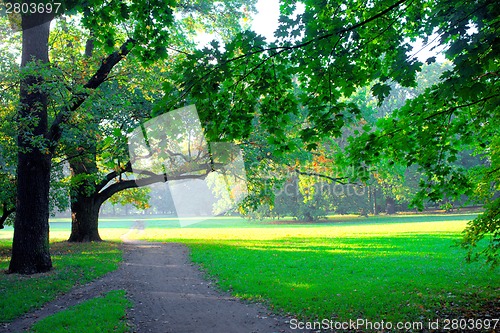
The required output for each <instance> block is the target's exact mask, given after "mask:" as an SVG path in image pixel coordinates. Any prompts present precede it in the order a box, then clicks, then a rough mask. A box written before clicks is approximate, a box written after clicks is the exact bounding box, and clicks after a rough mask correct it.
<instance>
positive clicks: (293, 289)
mask: <svg viewBox="0 0 500 333" xmlns="http://www.w3.org/2000/svg"><path fill="white" fill-rule="evenodd" d="M474 217H475V215H464V214H455V215H451V214H450V215H448V214H447V215H412V216H390V217H387V216H381V217H370V218H368V219H366V218H358V217H353V216H347V217H346V216H340V217H331V218H330V219H329V220H328V221H326V222H323V223H320V224H296V223H293V224H282V225H273V224H272V223H275V221H269V220H268V221H264V222H263V223H255V222H247V221H245V220H243V219H240V218H234V217H231V218H216V219H211V220H208V221H206V222H202V223H199V224H195V225H191V226H190V227H188V228H179V227H178V225H179V222H178V220H177V219H172V218H147V219H146V226H147V228H146V230H144V231H137V230H132V231H131V230H129V228H130V227H131V226H132V225H133V221H134V220H135V219H136V218H130V219H102V220H101V229H100V232H101V236H102V237H103V238H104V239H119V238H120V237H121V236H122V235H124V234H127V235H128V236H129V237H130V238H139V239H145V240H150V241H160V242H164V241H173V242H182V243H185V244H187V245H188V246H189V247H190V248H191V257H192V260H193V261H194V262H196V263H198V264H200V265H201V266H202V267H203V268H204V269H205V271H206V273H207V275H208V276H209V277H211V278H212V279H214V280H216V281H217V283H218V285H219V286H220V288H221V289H223V290H228V291H230V292H231V293H232V294H233V295H236V296H238V297H241V298H243V299H247V300H254V301H262V302H264V303H266V304H267V305H268V306H269V307H271V308H272V309H273V310H274V311H275V312H279V313H285V314H291V315H293V316H296V317H298V318H300V319H308V320H315V319H323V318H328V319H331V318H332V319H333V318H334V319H338V320H341V319H342V320H348V319H356V318H366V319H370V320H372V321H380V320H386V321H387V320H390V321H419V320H428V319H433V318H437V317H441V316H451V317H452V318H453V317H454V318H456V317H457V316H459V315H461V314H464V313H466V312H467V313H470V311H472V312H473V311H480V309H481V307H482V306H483V305H484V304H486V303H488V302H490V303H491V302H493V304H495V302H496V303H498V300H499V298H500V274H499V270H498V269H496V270H490V269H489V267H487V266H483V265H482V264H481V263H472V264H467V263H466V262H465V259H464V258H465V251H464V250H462V249H461V248H459V247H457V246H456V242H457V241H458V240H459V239H460V237H461V232H462V231H463V229H464V228H465V226H466V223H467V221H469V220H471V219H473V218H474ZM68 226H69V224H68V223H67V222H65V221H64V220H63V221H58V222H56V223H52V224H51V235H52V236H55V237H58V238H66V237H67V235H69V227H68ZM8 233H9V231H3V233H2V232H0V238H2V237H4V238H5V237H8V235H9V234H8ZM96 245H99V244H92V245H89V246H96ZM61 246H62V247H63V248H65V246H66V245H65V244H61ZM96 253H101V251H98V252H97V251H96ZM105 253H106V251H104V253H103V254H102V255H101V254H99V255H97V254H96V257H95V258H94V259H93V260H101V259H102V256H105ZM61 259H62V258H61ZM68 260H69V261H71V262H73V261H74V260H73V259H71V258H69V257H68ZM56 262H57V258H56V259H55V263H56ZM60 267H63V266H60ZM56 271H57V270H56ZM50 274H56V273H50ZM7 277H8V276H7ZM21 284H23V283H21ZM31 288H32V287H27V288H26V290H28V291H29V290H30V289H31ZM2 292H3V290H2ZM13 295H18V292H17V291H16V292H13ZM12 297H14V296H12ZM23 297H24V296H23ZM1 301H2V300H0V302H1ZM9 303H10V302H9ZM9 303H5V304H9ZM4 307H5V306H4ZM16 307H17V305H16Z"/></svg>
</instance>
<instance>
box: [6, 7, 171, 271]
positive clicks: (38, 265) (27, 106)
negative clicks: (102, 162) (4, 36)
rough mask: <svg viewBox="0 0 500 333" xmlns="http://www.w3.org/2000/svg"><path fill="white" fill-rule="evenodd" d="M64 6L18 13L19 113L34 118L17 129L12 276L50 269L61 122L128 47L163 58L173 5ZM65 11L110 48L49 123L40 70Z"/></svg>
mask: <svg viewBox="0 0 500 333" xmlns="http://www.w3.org/2000/svg"><path fill="white" fill-rule="evenodd" d="M12 2H13V1H11V3H12ZM64 5H65V6H66V7H64V8H62V7H61V8H59V11H58V12H57V13H56V11H55V10H54V11H52V12H51V13H33V14H30V13H23V14H21V29H22V35H23V45H22V61H21V69H22V72H23V73H22V74H21V80H20V107H19V111H18V118H19V119H20V120H24V119H31V120H33V121H32V124H30V126H29V127H28V129H24V128H22V127H20V130H19V134H18V148H19V152H18V161H17V200H16V202H17V204H16V220H15V223H14V225H15V231H14V240H13V246H12V259H11V262H10V266H9V270H10V271H11V272H15V273H24V274H31V273H36V272H44V271H47V270H49V269H51V267H52V262H51V258H50V253H49V247H48V241H49V238H48V236H49V225H48V215H49V214H48V213H49V185H50V169H51V158H52V155H53V153H54V151H55V149H56V148H57V146H58V142H59V140H60V138H61V134H62V125H63V124H64V123H66V122H67V121H68V119H70V117H71V116H72V114H73V113H74V112H75V110H77V109H78V108H79V107H80V106H81V105H82V104H83V103H84V102H85V101H86V100H87V98H88V97H89V93H90V91H92V90H95V89H97V88H98V87H99V86H100V85H101V84H102V83H103V82H104V81H105V80H106V79H107V78H108V76H109V73H110V72H111V70H112V69H113V67H114V66H116V65H117V64H118V63H119V62H120V61H122V60H123V59H124V58H125V57H126V56H127V55H128V54H129V53H130V52H131V50H132V49H133V48H134V49H135V50H134V52H136V53H137V56H138V57H139V58H140V59H141V60H142V61H145V62H148V61H151V60H152V59H153V58H155V59H157V58H159V57H160V58H161V57H164V56H165V55H166V52H165V48H164V47H165V42H166V41H168V39H169V35H170V31H169V30H168V29H167V27H169V26H170V25H171V24H172V21H173V15H172V13H173V6H174V3H173V2H170V1H153V2H151V1H148V2H143V1H131V2H127V3H125V2H119V1H113V0H111V1H93V2H91V3H90V2H87V1H68V2H65V4H64ZM70 12H71V13H81V14H82V24H83V25H84V26H86V27H88V28H90V27H92V31H93V36H94V39H95V43H96V44H97V45H102V46H103V47H104V48H105V49H106V50H107V51H108V52H109V53H108V55H107V57H105V58H104V59H103V61H102V62H101V64H100V65H99V66H98V67H97V69H96V70H95V72H94V73H93V74H92V75H90V77H89V78H88V79H87V81H86V82H85V83H84V84H77V85H76V86H75V87H71V89H70V98H69V101H68V102H67V103H65V104H63V105H61V106H60V109H59V110H58V111H57V113H56V115H55V116H54V118H53V119H50V120H51V124H50V126H49V114H48V99H49V96H48V94H47V90H46V88H44V83H46V82H47V79H48V78H47V77H44V74H45V75H46V76H49V77H50V73H48V72H50V68H49V66H48V64H49V58H48V40H49V35H50V22H51V21H52V19H53V18H54V17H55V15H61V14H63V13H70ZM153 22H154V24H153ZM120 24H123V25H128V27H129V28H130V30H129V35H128V36H126V39H123V38H118V36H117V26H118V25H120ZM116 41H119V42H121V45H118V46H117V45H116Z"/></svg>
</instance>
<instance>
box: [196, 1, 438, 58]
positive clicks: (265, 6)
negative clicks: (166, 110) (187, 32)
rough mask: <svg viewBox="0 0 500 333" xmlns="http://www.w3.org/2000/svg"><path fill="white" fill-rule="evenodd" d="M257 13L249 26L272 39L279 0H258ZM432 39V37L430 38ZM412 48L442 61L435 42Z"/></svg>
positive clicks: (204, 41) (201, 40) (205, 39)
mask: <svg viewBox="0 0 500 333" xmlns="http://www.w3.org/2000/svg"><path fill="white" fill-rule="evenodd" d="M256 8H257V14H255V15H254V16H253V19H252V24H251V28H252V30H253V31H255V32H256V33H258V34H260V35H262V36H264V37H266V39H267V40H268V41H273V40H274V31H275V30H276V28H277V27H278V19H279V14H280V13H279V9H280V6H279V0H258V1H257V4H256ZM197 39H198V42H199V43H201V44H202V45H204V44H207V43H208V42H210V41H211V40H212V38H211V36H207V35H203V36H199V38H197ZM431 39H432V38H431ZM412 45H413V47H414V49H413V52H411V53H410V55H413V54H415V56H416V57H417V58H418V60H420V61H422V62H425V60H427V58H429V57H432V56H436V58H437V60H438V61H444V56H443V55H442V54H436V52H435V51H431V50H430V49H431V48H432V47H433V46H435V45H436V43H434V44H431V45H429V46H426V47H425V48H424V49H422V43H421V41H417V42H415V43H412Z"/></svg>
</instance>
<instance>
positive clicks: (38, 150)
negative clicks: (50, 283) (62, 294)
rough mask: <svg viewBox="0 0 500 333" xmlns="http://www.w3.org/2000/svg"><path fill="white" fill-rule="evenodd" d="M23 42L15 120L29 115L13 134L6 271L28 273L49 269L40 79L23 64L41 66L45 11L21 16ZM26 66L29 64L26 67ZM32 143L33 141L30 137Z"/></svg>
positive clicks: (44, 116)
mask: <svg viewBox="0 0 500 333" xmlns="http://www.w3.org/2000/svg"><path fill="white" fill-rule="evenodd" d="M22 26H23V44H22V60H21V68H22V69H23V70H24V71H23V72H24V74H25V75H24V76H23V77H22V79H21V84H20V86H21V89H20V107H19V112H18V114H19V121H21V122H23V121H25V120H26V119H35V121H34V122H33V123H32V124H30V127H29V128H30V130H31V132H30V131H29V130H25V129H23V127H22V126H21V127H20V128H21V129H20V131H19V134H18V146H19V153H18V169H17V201H16V218H15V222H14V240H13V243H12V258H11V261H10V266H9V271H10V272H12V273H21V274H33V273H39V272H46V271H48V270H50V269H51V268H52V261H51V258H50V252H49V186H50V167H51V154H50V152H49V150H48V149H47V147H43V145H42V144H41V142H38V143H34V141H35V140H34V139H35V138H44V137H45V135H46V133H47V127H48V124H47V94H46V93H45V92H44V91H43V88H40V85H41V84H42V83H43V78H41V77H40V76H38V75H36V74H35V73H34V71H33V69H31V68H27V67H28V65H29V64H34V63H35V62H36V63H37V64H38V65H41V64H46V63H48V61H49V57H48V38H49V32H50V19H49V18H48V17H47V16H46V15H38V14H33V15H30V16H23V18H22ZM30 67H31V66H30ZM35 142H36V141H35Z"/></svg>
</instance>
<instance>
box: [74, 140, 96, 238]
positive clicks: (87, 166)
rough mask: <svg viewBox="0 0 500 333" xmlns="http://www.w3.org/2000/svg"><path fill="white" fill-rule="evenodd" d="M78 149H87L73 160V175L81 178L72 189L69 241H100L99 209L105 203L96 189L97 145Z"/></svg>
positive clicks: (75, 177)
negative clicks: (94, 178)
mask: <svg viewBox="0 0 500 333" xmlns="http://www.w3.org/2000/svg"><path fill="white" fill-rule="evenodd" d="M78 150H80V151H85V154H83V155H82V156H81V157H79V158H75V159H74V160H71V161H70V163H69V165H70V169H71V177H72V178H73V179H79V180H78V183H77V184H74V185H73V187H72V189H71V235H70V237H69V239H68V241H69V242H99V241H101V237H100V236H99V210H100V208H101V205H102V203H103V201H102V200H100V197H99V194H98V192H97V191H96V185H95V182H94V181H93V180H92V179H93V175H95V174H96V173H97V171H98V170H97V163H96V150H95V146H93V145H92V144H91V147H87V149H84V148H83V147H80V148H79V149H78Z"/></svg>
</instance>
